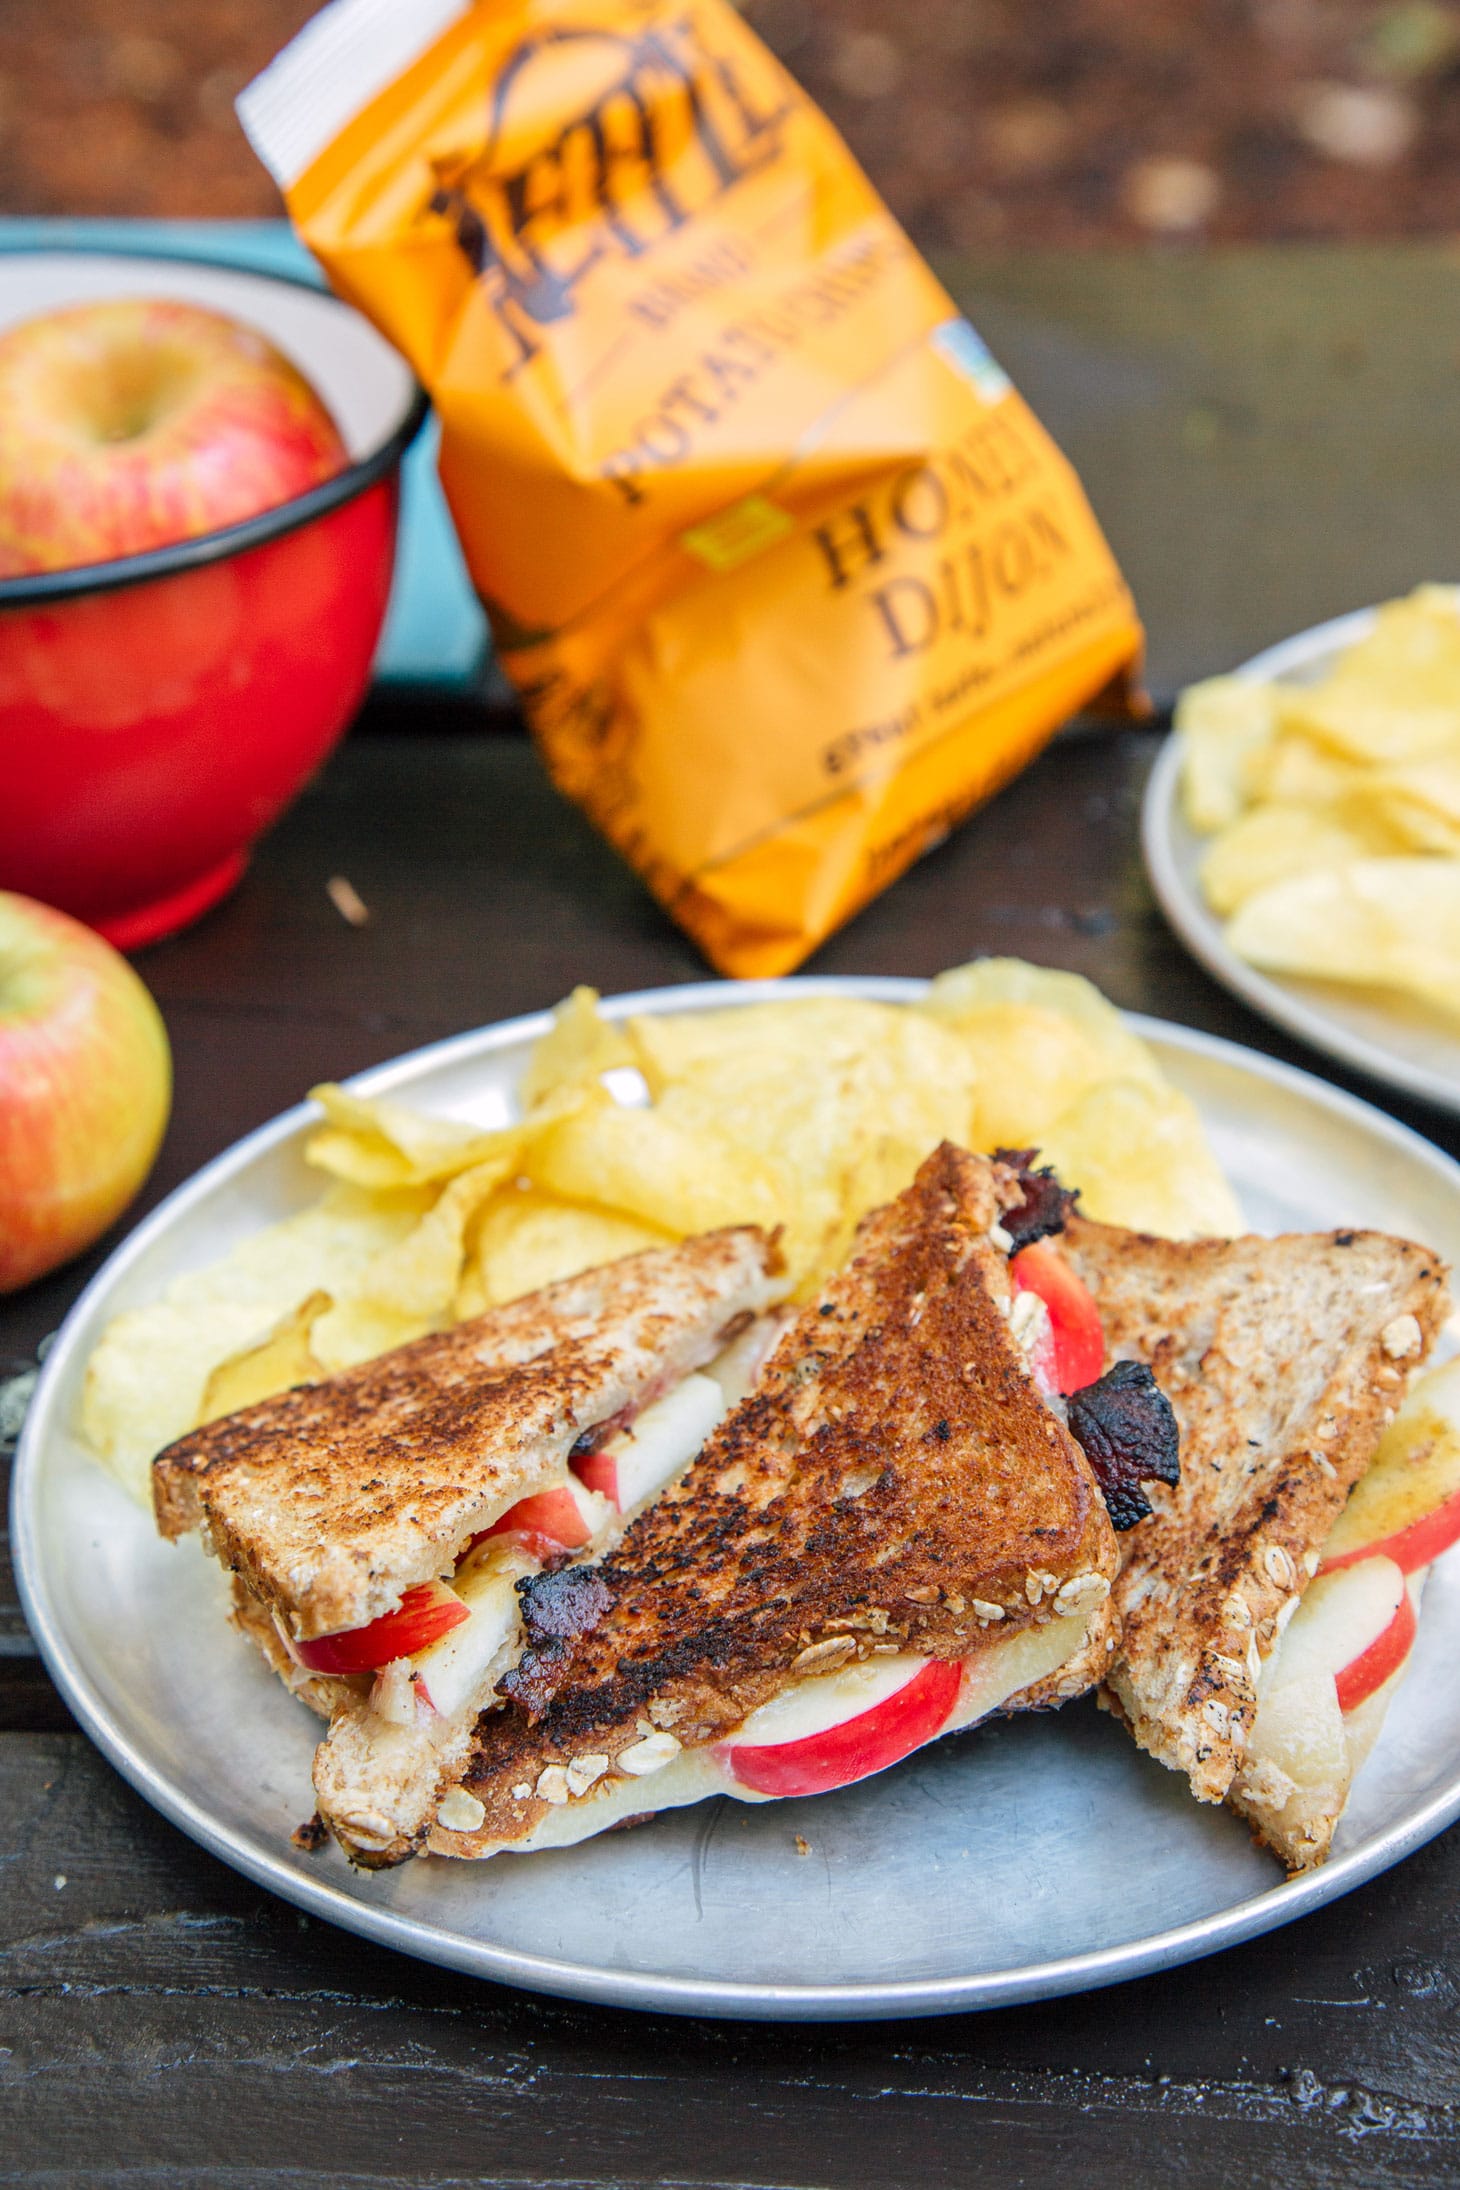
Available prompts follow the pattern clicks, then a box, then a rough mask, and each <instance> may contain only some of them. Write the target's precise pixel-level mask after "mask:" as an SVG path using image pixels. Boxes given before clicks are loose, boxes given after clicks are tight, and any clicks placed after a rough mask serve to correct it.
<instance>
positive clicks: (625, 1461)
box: [153, 1227, 781, 1863]
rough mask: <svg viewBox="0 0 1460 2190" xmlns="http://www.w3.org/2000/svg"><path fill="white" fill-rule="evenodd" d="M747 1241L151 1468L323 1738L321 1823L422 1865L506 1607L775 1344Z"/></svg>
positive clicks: (573, 1282)
mask: <svg viewBox="0 0 1460 2190" xmlns="http://www.w3.org/2000/svg"><path fill="white" fill-rule="evenodd" d="M780 1290H781V1285H780V1283H779V1280H778V1275H777V1269H776V1255H775V1250H774V1246H773V1243H772V1242H771V1241H770V1240H769V1239H768V1238H767V1237H766V1235H765V1234H764V1233H762V1232H760V1231H758V1230H756V1229H755V1228H753V1227H745V1228H740V1229H735V1230H730V1231H724V1232H714V1233H707V1234H704V1235H702V1236H701V1237H699V1238H697V1239H692V1240H689V1241H686V1242H685V1243H684V1244H683V1245H682V1246H678V1247H665V1248H655V1249H650V1250H648V1251H646V1252H644V1253H642V1254H637V1255H632V1256H629V1257H626V1258H625V1259H624V1260H622V1261H620V1262H615V1263H609V1264H606V1265H605V1266H603V1267H602V1268H600V1269H596V1270H591V1271H588V1272H586V1273H584V1274H583V1275H582V1276H581V1277H577V1278H570V1279H566V1280H564V1281H563V1282H562V1283H560V1284H556V1285H552V1286H549V1287H547V1288H546V1289H545V1290H543V1291H542V1292H539V1293H535V1294H532V1295H530V1296H528V1297H527V1298H525V1299H522V1300H519V1301H515V1302H513V1303H511V1304H510V1305H509V1306H507V1307H504V1308H499V1309H497V1310H495V1311H493V1312H492V1313H490V1314H487V1315H484V1316H481V1317H479V1318H477V1319H475V1320H474V1321H471V1322H468V1323H462V1324H459V1325H457V1326H456V1327H455V1328H454V1329H451V1330H449V1331H444V1332H441V1333H438V1334H435V1335H433V1336H431V1337H427V1338H423V1339H419V1340H417V1341H416V1342H415V1343H413V1344H411V1345H408V1346H404V1347H401V1348H399V1349H398V1350H397V1351H395V1352H393V1353H390V1354H386V1355H383V1356H381V1357H380V1358H379V1359H377V1360H375V1361H371V1362H367V1363H365V1364H363V1365H362V1366H360V1367H359V1368H355V1369H350V1370H347V1371H346V1372H345V1373H344V1374H342V1375H340V1376H336V1377H332V1378H329V1379H327V1380H324V1381H322V1382H319V1383H316V1384H310V1385H301V1386H297V1387H296V1388H294V1389H293V1390H291V1391H287V1392H283V1393H280V1394H279V1395H277V1396H276V1397H274V1398H271V1399H267V1400H264V1401H262V1402H261V1403H260V1404H258V1405H256V1406H253V1407H250V1408H247V1409H245V1410H244V1411H243V1412H241V1413H238V1414H234V1415H230V1416H227V1417H225V1418H223V1419H221V1420H219V1421H215V1422H211V1423H208V1424H206V1425H205V1426H204V1427H203V1428H201V1429H198V1430H195V1431H193V1432H192V1433H191V1434H190V1435H188V1436H187V1437H184V1438H182V1439H180V1440H179V1441H178V1442H177V1443H175V1444H173V1445H171V1446H169V1447H168V1448H167V1449H166V1450H165V1451H164V1452H162V1453H160V1454H159V1455H158V1457H157V1459H156V1460H155V1461H154V1463H153V1494H154V1505H155V1509H156V1515H157V1522H158V1526H159V1528H160V1529H161V1531H162V1533H163V1535H165V1536H168V1537H177V1536H180V1535H182V1534H184V1533H185V1532H187V1531H189V1530H193V1529H196V1530H198V1531H200V1532H201V1534H202V1536H203V1539H204V1542H205V1545H206V1547H207V1548H208V1549H209V1550H210V1551H211V1552H212V1553H213V1555H214V1556H215V1557H216V1558H218V1559H219V1560H220V1561H221V1562H222V1564H223V1565H224V1566H225V1567H227V1568H228V1569H229V1570H230V1572H231V1573H232V1576H233V1587H234V1617H235V1620H236V1622H237V1624H238V1625H239V1626H240V1627H241V1628H242V1629H243V1630H244V1632H245V1633H247V1634H248V1635H250V1636H251V1637H252V1639H253V1640H254V1641H255V1642H256V1643H257V1644H258V1646H259V1647H260V1649H261V1650H262V1651H263V1654H264V1656H265V1657H266V1658H267V1659H268V1661H269V1663H270V1664H271V1665H272V1666H273V1667H274V1669H275V1670H276V1671H277V1672H278V1673H279V1674H280V1676H281V1677H282V1678H283V1679H284V1680H285V1682H286V1683H287V1685H288V1686H289V1687H290V1688H291V1690H293V1691H294V1692H295V1693H296V1694H297V1695H299V1696H300V1697H301V1698H302V1700H304V1701H305V1702H307V1703H308V1704H310V1705H311V1706H312V1707H313V1708H314V1709H315V1710H316V1711H318V1712H319V1713H321V1715H322V1716H324V1717H326V1718H328V1719H329V1720H330V1732H329V1734H328V1736H327V1738H326V1740H325V1741H324V1743H323V1744H322V1745H321V1748H320V1750H319V1753H318V1756H317V1758H316V1763H315V1788H316V1796H317V1800H318V1804H319V1810H320V1815H321V1816H322V1818H323V1819H324V1821H325V1823H326V1824H328V1825H329V1826H330V1827H331V1829H332V1830H333V1831H334V1832H335V1834H336V1836H337V1837H338V1838H339V1840H340V1841H341V1843H342V1844H343V1845H344V1846H345V1848H346V1849H347V1851H348V1852H349V1853H350V1854H352V1855H353V1856H355V1857H357V1858H358V1859H360V1860H364V1861H370V1862H376V1863H379V1862H394V1861H399V1860H401V1859H402V1858H403V1857H405V1856H408V1855H410V1854H412V1853H413V1852H414V1851H415V1850H416V1848H417V1847H418V1846H419V1845H420V1844H421V1842H422V1840H423V1839H424V1836H425V1834H426V1832H427V1830H428V1829H429V1827H430V1824H431V1822H432V1819H433V1817H434V1815H435V1808H436V1803H437V1801H438V1799H439V1794H440V1790H441V1789H442V1788H443V1787H444V1786H447V1785H450V1784H451V1783H452V1781H453V1780H454V1778H455V1776H456V1775H457V1773H458V1771H459V1769H460V1767H461V1765H462V1763H463V1762H464V1759H465V1755H466V1750H467V1747H468V1744H469V1741H470V1737H471V1731H472V1728H473V1726H474V1724H475V1721H476V1717H477V1714H478V1712H479V1711H480V1710H481V1709H482V1707H483V1705H484V1704H485V1703H487V1701H488V1700H489V1699H490V1698H491V1696H492V1694H493V1692H494V1690H495V1688H496V1684H497V1682H498V1680H499V1679H500V1677H501V1675H502V1673H503V1672H504V1670H505V1669H506V1668H507V1666H509V1665H510V1664H511V1662H512V1660H513V1659H514V1657H515V1655H516V1652H517V1650H518V1648H519V1646H520V1643H521V1639H522V1623H521V1612H520V1599H519V1594H518V1587H517V1585H518V1584H519V1583H521V1582H524V1581H527V1580H529V1579H530V1577H532V1576H533V1575H535V1574H537V1573H538V1572H540V1571H541V1570H542V1568H543V1567H544V1565H545V1564H550V1563H555V1562H561V1561H562V1560H563V1559H565V1558H568V1557H572V1556H575V1555H576V1556H580V1557H581V1556H584V1555H588V1556H592V1555H594V1554H596V1553H598V1552H601V1551H602V1550H604V1549H605V1548H606V1547H607V1546H608V1545H609V1544H611V1543H612V1542H613V1541H614V1540H615V1539H616V1538H617V1536H618V1535H619V1534H620V1533H621V1532H622V1529H623V1528H624V1527H625V1526H626V1525H627V1523H628V1521H629V1519H630V1518H631V1517H632V1515H633V1514H634V1513H635V1512H637V1511H638V1510H639V1509H640V1508H641V1507H642V1506H644V1505H645V1504H646V1503H647V1502H648V1501H650V1500H651V1499H652V1498H653V1497H655V1496H656V1495H657V1494H658V1493H659V1492H660V1491H661V1490H662V1488H663V1487H664V1485H665V1484H666V1483H668V1482H670V1481H672V1479H673V1478H674V1476H675V1475H676V1474H677V1473H678V1472H679V1471H680V1470H681V1469H682V1468H683V1467H684V1466H686V1465H687V1464H688V1462H689V1461H690V1459H691V1458H692V1457H693V1455H694V1453H695V1452H696V1451H697V1450H698V1449H699V1446H700V1444H701V1443H702V1442H703V1440H704V1438H705V1436H706V1434H707V1433H708V1432H709V1431H710V1429H711V1428H712V1427H713V1426H714V1424H715V1423H716V1422H717V1421H718V1420H719V1419H720V1418H721V1416H722V1415H723V1414H724V1413H725V1412H726V1411H727V1409H728V1408H729V1407H730V1406H731V1405H733V1404H734V1402H735V1401H736V1400H737V1399H738V1398H739V1397H740V1395H741V1393H742V1391H743V1390H744V1389H746V1388H747V1387H748V1385H749V1383H750V1382H751V1381H753V1378H754V1374H755V1371H756V1369H757V1367H758V1366H759V1362H760V1360H761V1359H762V1358H763V1357H764V1354H765V1352H766V1351H767V1349H768V1346H769V1344H770V1343H771V1342H772V1340H773V1338H774V1336H775V1333H776V1330H777V1328H778V1320H777V1318H776V1317H775V1315H774V1314H773V1313H772V1312H771V1311H772V1307H773V1303H774V1301H775V1300H776V1298H777V1296H778V1294H779V1292H780Z"/></svg>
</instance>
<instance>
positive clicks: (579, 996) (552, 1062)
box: [520, 988, 634, 1109]
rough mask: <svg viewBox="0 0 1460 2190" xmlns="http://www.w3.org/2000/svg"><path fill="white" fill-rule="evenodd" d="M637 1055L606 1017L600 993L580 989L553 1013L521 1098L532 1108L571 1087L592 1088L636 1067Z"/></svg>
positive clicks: (530, 1062) (524, 1078) (523, 1087)
mask: <svg viewBox="0 0 1460 2190" xmlns="http://www.w3.org/2000/svg"><path fill="white" fill-rule="evenodd" d="M633 1062H634V1053H633V1050H632V1048H631V1047H630V1044H629V1042H628V1039H627V1037H626V1036H625V1034H624V1032H623V1030H622V1028H621V1027H617V1026H615V1025H613V1023H612V1022H611V1021H610V1020H607V1019H605V1018H603V1017H602V1016H601V1014H600V1012H599V1009H598V991H597V989H589V988H576V989H574V991H573V993H572V995H571V996H569V997H568V998H567V999H566V1000H565V1001H564V1002H563V1003H561V1004H559V1006H558V1008H557V1010H556V1011H555V1012H554V1013H553V1023H552V1027H551V1029H550V1030H549V1032H548V1033H546V1034H544V1035H543V1036H542V1037H541V1039H540V1040H539V1041H538V1043H537V1045H536V1047H535V1048H534V1050H533V1052H532V1057H531V1060H530V1061H529V1064H528V1067H527V1070H526V1072H525V1073H524V1074H523V1077H522V1086H521V1090H520V1092H521V1097H522V1101H523V1103H524V1104H525V1105H526V1106H527V1107H528V1108H529V1109H532V1108H534V1107H535V1106H536V1105H538V1104H540V1103H542V1102H543V1101H544V1100H545V1099H546V1098H548V1097H549V1096H552V1095H559V1094H561V1092H562V1091H563V1090H564V1089H567V1088H585V1089H587V1088H591V1087H593V1086H594V1084H595V1083H597V1082H599V1081H600V1080H601V1078H602V1075H603V1074H604V1073H605V1072H612V1071H613V1070H615V1068H617V1067H622V1066H624V1065H631V1064H632V1063H633Z"/></svg>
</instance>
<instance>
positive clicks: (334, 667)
mask: <svg viewBox="0 0 1460 2190" xmlns="http://www.w3.org/2000/svg"><path fill="white" fill-rule="evenodd" d="M103 296H105V297H112V296H165V297H183V298H186V299H187V300H189V301H191V302H193V303H198V304H203V305H208V306H210V307H212V308H213V309H214V310H217V311H222V312H227V313H229V314H230V315H231V316H232V317H233V318H235V319H240V320H243V321H245V322H246V323H248V324H249V325H251V326H255V327H257V328H259V329H260V330H261V332H263V333H264V334H266V335H267V336H268V337H269V339H270V340H271V341H273V342H274V343H276V344H277V345H278V347H279V348H280V349H281V350H283V351H284V353H285V354H286V355H287V356H289V357H291V358H292V359H293V360H294V362H295V364H296V365H298V366H299V368H300V370H301V371H302V372H303V373H304V374H305V375H306V377H307V378H308V379H309V380H311V381H312V382H313V384H314V386H315V387H316V388H317V389H318V390H319V392H320V394H321V395H322V396H323V398H324V400H325V402H326V403H327V404H328V405H329V407H330V409H331V410H332V411H333V413H334V416H335V420H336V423H337V425H338V426H339V428H340V432H341V434H342V436H343V438H344V441H345V445H346V447H347V448H348V450H349V452H350V459H351V460H350V462H349V464H348V465H347V467H346V468H345V469H344V470H343V471H341V472H339V473H337V474H336V475H335V477H334V478H332V479H328V480H326V481H324V482H323V483H322V484H321V485H320V486H317V487H315V488H313V489H311V491H310V492H309V493H307V494H303V495H299V496H297V497H296V498H295V499H293V500H292V501H289V502H284V503H281V504H280V505H279V506H278V507H277V508H275V509H270V510H265V511H263V512H261V513H260V515H258V516H257V517H252V518H250V519H248V520H247V521H246V522H245V523H243V524H238V525H229V526H226V527H224V528H223V529H221V530H219V531H216V532H208V533H203V534H200V535H199V536H197V537H196V538H194V539H190V540H180V541H178V542H176V543H175V544H174V545H172V546H170V547H165V548H158V549H155V550H153V551H152V552H150V553H148V554H145V555H129V556H123V557H120V558H118V559H117V560H115V561H113V562H107V563H92V564H88V565H87V566H86V567H85V568H84V569H74V570H63V571H55V572H46V573H44V574H39V575H36V576H31V577H24V578H4V579H0V784H3V791H0V887H3V888H5V889H11V890H20V891H23V892H24V893H25V894H26V895H27V896H29V897H38V898H40V899H42V900H43V901H44V902H45V903H46V904H50V905H58V906H60V907H61V908H62V909H63V910H64V911H66V912H70V913H74V914H76V915H77V917H78V918H80V919H82V920H85V921H88V922H89V923H90V924H91V926H92V927H94V928H98V929H99V930H100V931H101V933H102V934H103V935H105V936H107V937H108V938H109V939H110V941H112V942H113V943H115V944H117V945H118V946H119V947H120V948H121V949H124V950H130V949H134V948H136V947H137V946H138V945H140V944H143V943H150V942H154V941H156V940H157V938H158V937H160V936H164V935H169V934H171V933H173V931H174V930H176V929H178V928H180V927H183V926H184V925H185V924H186V923H187V922H188V921H190V920H195V919H196V918H197V917H198V915H199V914H200V913H202V912H205V911H206V910H207V908H208V907H209V906H210V905H212V904H214V903H216V901H217V900H218V899H219V898H220V897H221V896H223V894H224V892H225V891H227V890H229V889H231V888H232V886H233V884H234V883H235V882H236V881H237V880H238V878H239V876H240V875H241V874H242V873H243V870H244V867H245V866H246V864H247V860H248V852H249V847H250V846H251V845H252V844H253V842H254V840H255V838H257V837H258V836H259V834H260V833H261V832H262V831H263V830H264V829H266V828H267V827H268V826H269V824H270V822H272V821H273V820H274V819H275V818H276V817H277V815H278V814H279V813H280V812H281V811H282V810H283V808H284V807H285V806H286V805H287V803H288V802H289V800H290V799H291V798H292V797H293V796H294V794H295V792H296V791H297V790H298V789H299V788H300V786H301V785H302V784H303V783H304V782H305V780H306V778H307V777H308V776H309V775H310V774H311V773H312V772H313V770H314V769H315V768H317V767H318V766H319V764H320V762H321V761H322V760H323V759H324V757H325V755H326V754H327V753H328V752H329V751H330V749H331V747H332V746H333V745H334V744H335V743H336V742H337V741H338V739H339V738H340V737H341V736H342V735H343V733H344V731H345V729H346V728H347V726H348V724H349V722H350V719H351V717H352V716H353V715H354V713H355V711H356V709H357V707H358V706H359V704H360V701H361V699H362V698H363V696H364V693H365V690H366V687H367V685H368V683H369V681H370V669H371V664H372V662H373V660H374V657H375V649H376V644H377V641H378V639H379V636H380V627H381V623H382V621H383V619H384V616H385V609H386V602H387V599H388V597H389V593H390V581H391V573H392V569H393V567H394V561H395V532H396V509H397V502H398V495H399V468H400V459H401V456H402V454H403V453H404V451H405V449H406V447H407V446H408V444H409V443H410V441H411V440H412V439H413V437H414V435H415V434H416V432H417V430H418V429H419V427H420V424H421V421H422V419H423V418H424V416H425V407H426V406H425V397H424V395H423V394H422V392H421V389H420V388H419V386H418V385H417V383H416V381H415V379H414V377H413V376H412V374H411V372H410V370H409V368H408V367H407V366H406V365H405V363H404V362H403V360H402V359H401V358H400V357H399V356H398V355H397V353H396V352H395V351H394V350H392V349H391V348H390V346H389V345H388V344H387V343H386V342H384V341H383V340H382V339H381V337H380V336H379V335H377V334H376V333H375V331H374V329H373V328H372V327H371V326H370V325H369V324H368V322H367V321H365V320H364V319H362V318H361V317H360V315H359V314H358V313H357V312H354V311H352V310H351V309H350V307H349V306H348V305H345V304H341V303H340V302H339V301H338V300H337V299H336V298H334V297H329V296H325V295H323V294H321V293H320V292H319V291H317V290H315V289H311V288H309V287H308V286H307V285H305V284H303V283H300V282H293V281H288V280H285V279H280V278H277V277H274V276H271V275H264V274H251V273H241V272H238V271H236V270H234V269H232V268H225V267H219V266H213V265H203V264H200V263H197V262H194V261H191V260H172V259H142V258H132V257H128V256H123V255H110V254H108V255H103V254H94V253H90V252H80V251H17V252H7V253H5V254H3V255H0V326H4V325H9V324H13V323H14V322H16V321H18V320H22V319H29V318H31V317H32V316H34V315H35V314H37V313H40V312H44V311H49V310H52V309H54V308H57V307H60V306H63V305H67V304H75V303H79V302H81V301H83V300H85V299H89V298H94V297H103Z"/></svg>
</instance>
